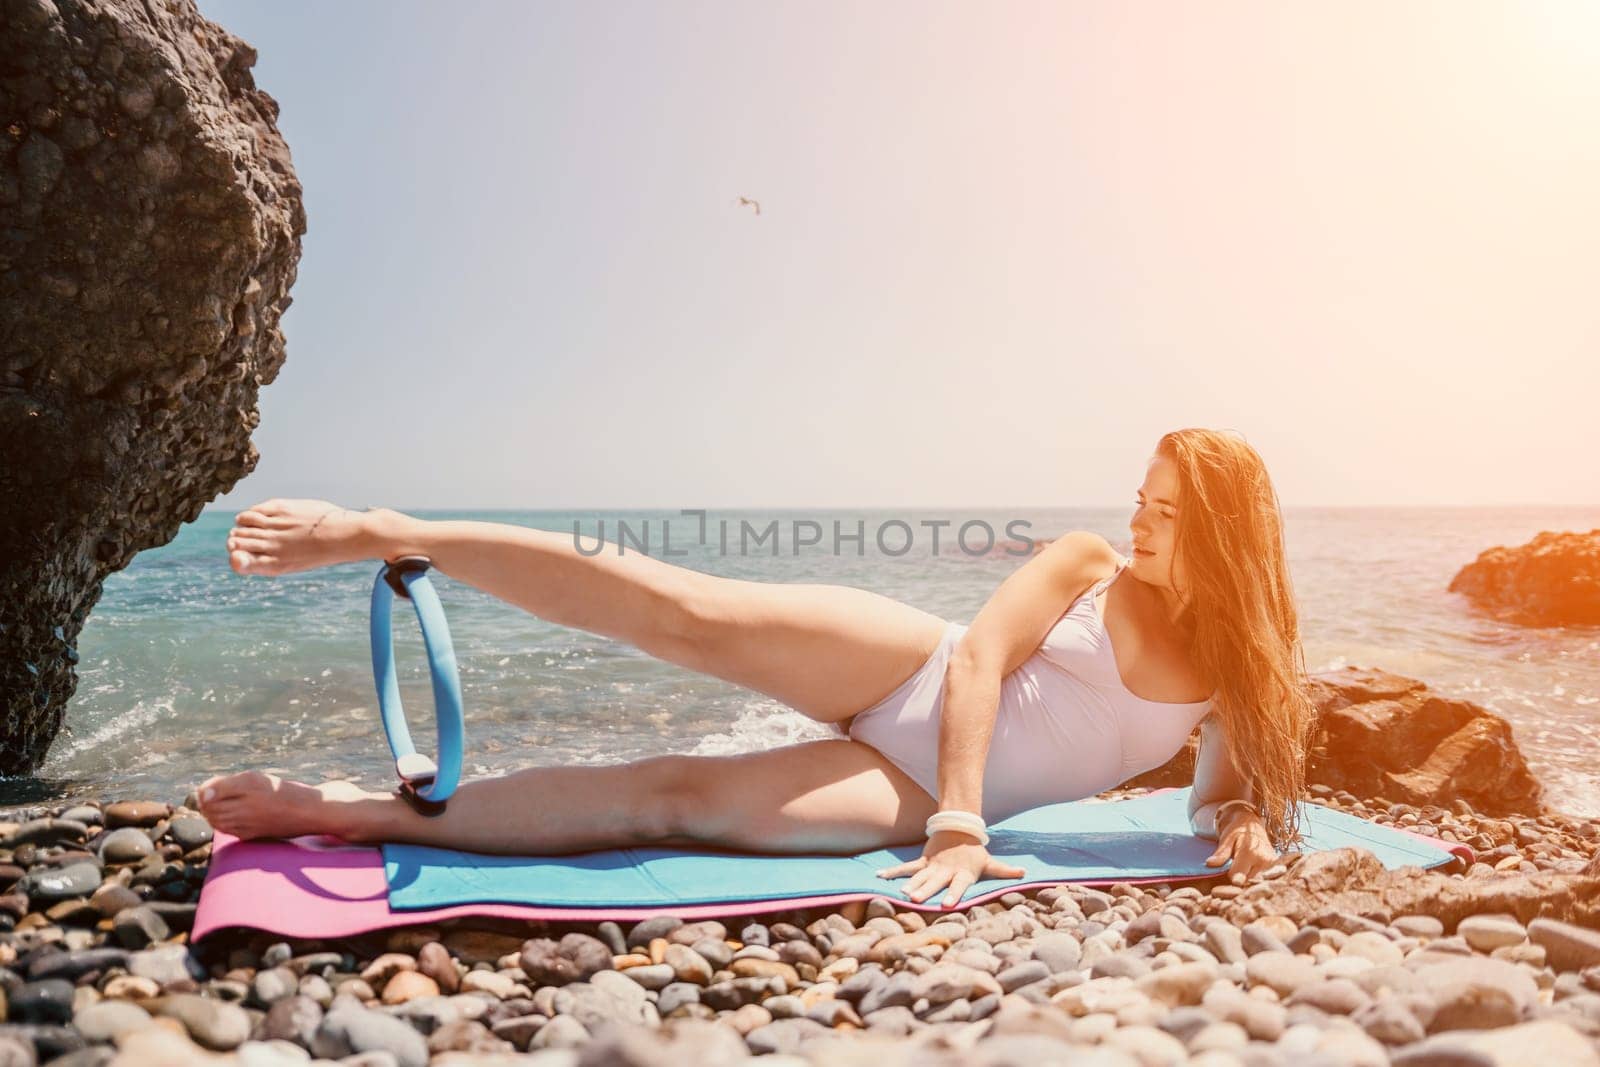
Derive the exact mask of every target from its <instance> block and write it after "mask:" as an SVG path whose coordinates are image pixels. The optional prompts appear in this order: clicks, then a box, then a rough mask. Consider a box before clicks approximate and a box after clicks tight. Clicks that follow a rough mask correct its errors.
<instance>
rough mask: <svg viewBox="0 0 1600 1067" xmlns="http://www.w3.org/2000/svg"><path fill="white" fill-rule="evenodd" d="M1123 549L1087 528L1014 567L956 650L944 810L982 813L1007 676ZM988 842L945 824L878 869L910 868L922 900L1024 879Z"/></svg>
mask: <svg viewBox="0 0 1600 1067" xmlns="http://www.w3.org/2000/svg"><path fill="white" fill-rule="evenodd" d="M1116 559H1117V554H1116V551H1115V550H1114V549H1112V547H1111V545H1110V544H1109V543H1107V541H1106V539H1105V538H1103V537H1101V536H1099V535H1098V534H1092V533H1087V532H1082V531H1077V532H1073V533H1070V534H1067V535H1066V536H1064V537H1059V538H1057V539H1056V540H1054V541H1052V542H1051V543H1050V544H1049V545H1048V546H1046V547H1045V549H1044V551H1042V552H1040V553H1039V554H1038V555H1037V556H1034V557H1033V558H1032V559H1030V560H1029V561H1028V562H1027V563H1025V564H1023V565H1022V566H1021V567H1019V568H1017V569H1016V570H1015V571H1013V572H1012V573H1011V575H1010V577H1008V578H1007V579H1006V580H1005V581H1004V582H1002V583H1001V584H1000V588H999V589H997V590H995V593H994V595H993V596H991V597H990V598H989V600H988V602H987V603H985V604H984V606H983V610H982V611H980V612H978V616H977V618H975V619H973V621H972V625H971V626H969V627H968V628H967V632H966V633H965V634H963V635H962V638H961V641H960V642H959V643H958V644H957V645H956V647H955V649H954V651H952V652H951V654H950V662H949V664H948V665H947V666H946V667H945V692H944V704H943V707H942V708H941V710H940V717H939V781H938V789H939V810H940V811H951V810H957V811H970V812H973V813H974V814H977V815H980V816H981V815H982V814H983V769H984V765H985V763H986V762H987V761H988V755H989V740H990V738H991V736H992V735H993V733H994V719H995V713H996V712H997V710H998V709H999V706H1000V681H1001V679H1003V678H1004V677H1005V676H1006V675H1008V674H1010V673H1011V672H1012V671H1014V670H1016V669H1017V667H1018V666H1019V665H1020V664H1021V663H1022V661H1023V660H1025V659H1027V658H1028V657H1029V656H1031V655H1033V652H1034V650H1035V649H1037V648H1038V647H1039V643H1040V642H1041V641H1043V640H1044V638H1045V635H1046V634H1048V633H1049V632H1050V627H1052V626H1054V625H1055V623H1056V620H1057V619H1059V618H1060V617H1061V613H1062V612H1063V611H1065V610H1066V608H1067V606H1068V605H1069V604H1071V602H1072V598H1073V597H1075V596H1077V595H1079V594H1081V593H1082V592H1083V590H1084V588H1085V587H1087V586H1088V585H1089V584H1090V583H1091V582H1093V581H1094V580H1095V579H1096V578H1098V577H1100V575H1102V574H1103V573H1105V570H1106V568H1107V567H1108V566H1110V565H1112V564H1113V563H1115V562H1116ZM979 841H980V839H979V838H978V837H976V836H974V835H972V834H968V833H964V832H963V831H961V830H939V831H937V832H936V833H934V834H933V836H931V837H930V838H928V843H927V845H926V846H925V847H924V848H923V850H922V855H921V856H919V857H917V858H916V859H914V860H911V861H909V862H907V863H901V864H898V865H896V866H894V867H890V868H886V869H884V870H882V871H879V872H878V876H879V877H880V878H899V877H902V876H904V875H908V874H909V875H911V876H912V878H911V880H910V881H909V882H907V883H906V888H905V893H906V897H907V898H908V899H910V900H914V901H918V902H920V901H923V900H926V899H927V898H928V897H930V896H932V895H933V894H935V893H937V892H939V891H940V890H941V889H943V888H945V886H947V885H948V886H949V887H950V888H949V892H948V893H947V894H946V896H945V899H944V903H945V904H946V905H947V906H949V905H953V904H956V903H958V902H959V901H960V900H961V897H962V894H964V893H965V892H966V891H967V888H968V887H969V886H971V885H972V884H973V883H974V882H976V881H978V880H979V879H981V878H1021V877H1023V875H1024V874H1025V873H1026V872H1025V871H1023V869H1022V868H1021V867H1016V866H1013V865H1011V864H1006V863H1001V862H1000V861H999V860H997V859H995V858H994V857H992V856H990V855H989V852H988V849H986V848H985V847H984V846H983V845H982V844H980V843H979Z"/></svg>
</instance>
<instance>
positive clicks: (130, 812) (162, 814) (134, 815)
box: [105, 800, 172, 830]
mask: <svg viewBox="0 0 1600 1067" xmlns="http://www.w3.org/2000/svg"><path fill="white" fill-rule="evenodd" d="M171 814H172V805H170V804H162V803H159V802H157V801H154V800H120V801H118V802H117V803H115V804H107V805H106V808H105V819H106V829H108V830H116V829H120V828H121V827H124V826H154V825H155V824H156V823H158V822H160V821H161V820H162V819H165V818H166V817H167V816H168V815H171Z"/></svg>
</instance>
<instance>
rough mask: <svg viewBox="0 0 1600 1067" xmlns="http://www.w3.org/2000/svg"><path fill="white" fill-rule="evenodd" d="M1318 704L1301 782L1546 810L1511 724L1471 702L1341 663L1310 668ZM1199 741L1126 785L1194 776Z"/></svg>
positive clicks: (1370, 793)
mask: <svg viewBox="0 0 1600 1067" xmlns="http://www.w3.org/2000/svg"><path fill="white" fill-rule="evenodd" d="M1311 696H1312V700H1313V701H1314V702H1315V704H1316V706H1317V709H1318V718H1317V723H1316V725H1315V727H1314V729H1313V731H1312V735H1311V745H1310V754H1309V758H1308V760H1307V764H1306V777H1307V781H1308V782H1309V783H1311V784H1313V785H1320V786H1325V787H1327V788H1329V789H1332V790H1343V791H1346V792H1349V793H1351V794H1353V795H1355V796H1358V797H1369V798H1382V799H1384V800H1386V801H1389V802H1391V803H1401V804H1411V805H1435V806H1438V807H1448V806H1450V805H1451V804H1452V803H1453V802H1454V801H1457V800H1462V801H1465V802H1466V803H1468V804H1470V805H1471V806H1472V808H1473V810H1474V811H1478V812H1482V813H1484V814H1487V815H1510V814H1531V813H1534V812H1538V811H1541V810H1543V790H1542V787H1541V786H1540V784H1539V782H1538V780H1537V779H1535V778H1534V777H1533V774H1532V773H1531V772H1530V771H1529V770H1528V763H1527V761H1526V760H1525V759H1524V758H1523V756H1522V752H1521V750H1520V749H1518V748H1517V744H1516V741H1515V740H1514V739H1513V737H1512V734H1511V724H1510V723H1508V722H1506V720H1504V719H1502V718H1501V717H1500V716H1498V715H1496V714H1494V713H1493V712H1491V711H1488V710H1487V709H1485V708H1483V707H1481V706H1479V705H1477V704H1474V703H1472V702H1471V701H1468V700H1450V699H1446V698H1444V697H1441V696H1439V695H1438V694H1436V693H1433V692H1431V691H1430V690H1429V689H1428V687H1427V685H1426V684H1424V683H1423V682H1419V681H1417V680H1416V679H1414V678H1404V677H1401V676H1400V675H1397V674H1390V673H1389V672H1387V671H1381V670H1371V669H1366V668H1360V667H1346V668H1345V669H1343V670H1341V671H1329V672H1326V673H1322V674H1316V675H1313V676H1312V678H1311ZM1194 759H1195V739H1194V738H1191V739H1190V741H1189V744H1188V745H1187V746H1186V747H1185V749H1184V750H1183V751H1182V752H1180V753H1178V755H1177V756H1174V757H1173V758H1172V759H1171V760H1170V761H1168V762H1167V763H1165V764H1163V765H1162V766H1161V767H1158V768H1157V769H1155V770H1153V771H1149V772H1147V773H1146V774H1143V775H1140V776H1139V777H1138V778H1135V779H1133V780H1132V781H1131V782H1130V783H1128V784H1129V785H1135V786H1148V787H1160V786H1169V785H1174V786H1178V785H1188V784H1189V783H1191V782H1192V781H1194Z"/></svg>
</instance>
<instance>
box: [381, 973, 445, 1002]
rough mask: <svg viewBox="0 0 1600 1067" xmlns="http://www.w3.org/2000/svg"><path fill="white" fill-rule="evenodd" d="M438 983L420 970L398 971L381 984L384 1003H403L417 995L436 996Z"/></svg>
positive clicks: (414, 998) (415, 997)
mask: <svg viewBox="0 0 1600 1067" xmlns="http://www.w3.org/2000/svg"><path fill="white" fill-rule="evenodd" d="M438 995H439V983H438V982H435V981H434V980H433V979H432V978H429V977H428V976H427V975H425V974H423V973H422V972H421V971H400V972H399V973H397V974H396V975H395V976H394V977H393V978H390V979H389V980H388V981H387V982H385V983H384V985H383V998H382V999H383V1002H384V1003H385V1004H404V1003H405V1002H406V1001H408V1000H416V999H417V998H418V997H436V996H438Z"/></svg>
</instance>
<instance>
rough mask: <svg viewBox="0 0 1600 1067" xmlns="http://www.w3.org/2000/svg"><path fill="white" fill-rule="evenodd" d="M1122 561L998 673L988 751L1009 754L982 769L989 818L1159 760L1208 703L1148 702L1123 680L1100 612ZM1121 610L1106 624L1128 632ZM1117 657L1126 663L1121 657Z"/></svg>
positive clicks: (1092, 789) (1079, 793)
mask: <svg viewBox="0 0 1600 1067" xmlns="http://www.w3.org/2000/svg"><path fill="white" fill-rule="evenodd" d="M1126 565H1127V561H1126V560H1124V561H1122V563H1120V564H1119V565H1118V567H1117V570H1116V571H1115V572H1113V573H1112V574H1110V575H1108V576H1106V577H1104V578H1101V579H1100V580H1098V581H1096V582H1095V583H1094V584H1093V585H1091V586H1090V587H1089V588H1088V589H1087V590H1085V591H1084V592H1083V593H1082V594H1080V595H1079V596H1078V598H1077V599H1076V600H1074V601H1073V602H1072V604H1071V605H1070V606H1069V607H1068V608H1067V610H1066V611H1064V612H1062V614H1061V616H1060V618H1058V619H1057V620H1056V622H1055V624H1054V625H1053V626H1051V628H1050V630H1049V632H1048V633H1046V635H1045V637H1044V640H1042V641H1041V642H1040V644H1039V647H1038V648H1037V649H1036V650H1035V651H1034V652H1033V654H1032V655H1030V656H1029V657H1028V658H1027V659H1026V660H1024V661H1023V662H1022V664H1021V665H1020V666H1018V667H1017V669H1016V670H1014V671H1012V672H1011V673H1010V674H1008V675H1006V677H1005V678H1004V679H1003V680H1002V682H1001V699H1000V708H999V712H998V714H997V715H996V720H995V732H994V736H993V738H992V740H991V743H990V750H991V752H996V751H1000V750H1004V751H1005V752H1006V753H1007V755H1006V758H1005V759H1004V760H1000V761H995V760H991V761H990V763H989V764H988V766H987V767H986V769H985V776H984V797H985V805H984V806H985V808H986V814H987V815H988V817H989V818H991V819H998V818H1005V817H1006V815H1009V814H1014V813H1015V812H1017V811H1022V810H1026V809H1027V808H1029V807H1034V806H1037V805H1039V804H1047V803H1057V802H1060V801H1064V800H1072V799H1079V798H1082V797H1088V796H1093V795H1095V794H1097V793H1101V792H1104V791H1105V790H1107V789H1111V788H1113V787H1115V786H1117V785H1119V784H1121V783H1122V782H1125V781H1127V780H1128V779H1129V778H1132V777H1133V776H1135V775H1138V774H1141V773H1143V772H1145V771H1147V770H1152V769H1154V768H1156V767H1159V766H1160V765H1161V764H1163V763H1165V762H1166V761H1167V760H1169V759H1171V758H1172V757H1173V756H1174V755H1175V754H1176V753H1177V752H1178V750H1179V749H1181V748H1182V747H1183V744H1184V742H1185V741H1186V740H1187V739H1188V737H1189V735H1190V733H1191V732H1192V731H1193V730H1194V727H1195V726H1196V725H1197V724H1198V723H1199V722H1200V720H1201V719H1203V718H1204V717H1205V715H1206V714H1207V713H1208V712H1209V711H1210V710H1211V701H1210V700H1199V701H1182V702H1172V701H1156V700H1149V699H1146V698H1144V697H1141V696H1138V695H1136V694H1134V693H1133V692H1132V691H1131V690H1130V689H1129V688H1128V686H1127V685H1126V684H1125V683H1124V682H1123V671H1122V669H1121V667H1119V664H1118V660H1117V652H1118V649H1117V647H1116V644H1115V639H1114V638H1113V637H1112V636H1111V633H1110V628H1108V626H1107V613H1106V612H1107V604H1108V602H1110V600H1111V597H1110V588H1111V586H1112V583H1113V582H1114V581H1116V579H1117V577H1118V575H1120V574H1121V572H1122V570H1123V569H1124V567H1126ZM1125 592H1126V590H1119V591H1118V595H1119V597H1120V595H1121V594H1122V593H1125ZM1125 608H1126V604H1122V603H1119V604H1117V605H1116V608H1115V609H1114V611H1115V612H1116V614H1115V615H1114V616H1113V617H1112V619H1111V622H1112V623H1113V626H1114V628H1116V629H1117V631H1118V633H1119V634H1130V635H1131V634H1133V633H1135V632H1136V631H1132V630H1130V628H1128V627H1125V626H1122V625H1120V623H1121V622H1122V621H1124V620H1127V621H1129V622H1131V621H1132V620H1131V618H1129V616H1128V615H1127V614H1125V613H1124V611H1123V610H1122V609H1125ZM962 632H965V627H964V626H963V627H962ZM1128 643H1130V644H1131V643H1132V642H1131V641H1130V642H1128ZM1137 651H1141V650H1139V649H1137V648H1133V649H1125V650H1123V654H1124V656H1125V657H1132V656H1133V655H1135V653H1136V652H1137ZM1123 665H1125V666H1129V667H1133V666H1134V664H1132V663H1130V662H1128V660H1127V659H1125V660H1124V664H1123ZM1160 668H1161V664H1159V663H1157V664H1153V665H1149V667H1148V670H1151V671H1154V670H1159V669H1160ZM1166 669H1168V670H1169V671H1170V670H1171V669H1172V668H1171V667H1170V665H1169V666H1167V668H1166ZM1164 680H1168V681H1170V680H1171V679H1170V678H1168V679H1164Z"/></svg>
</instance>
